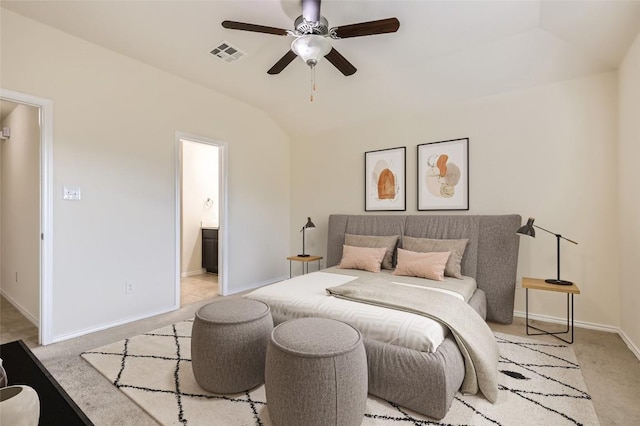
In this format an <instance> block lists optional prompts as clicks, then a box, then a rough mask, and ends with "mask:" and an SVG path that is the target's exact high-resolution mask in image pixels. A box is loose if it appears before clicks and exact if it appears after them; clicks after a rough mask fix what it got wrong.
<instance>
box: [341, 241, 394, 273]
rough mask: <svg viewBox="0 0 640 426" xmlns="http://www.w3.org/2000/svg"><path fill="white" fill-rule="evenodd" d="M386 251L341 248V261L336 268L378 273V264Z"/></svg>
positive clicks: (379, 249) (344, 246)
mask: <svg viewBox="0 0 640 426" xmlns="http://www.w3.org/2000/svg"><path fill="white" fill-rule="evenodd" d="M386 252H387V249H386V248H385V247H381V248H370V247H354V246H347V245H343V246H342V260H341V261H340V264H339V265H338V268H342V269H362V270H365V271H369V272H380V264H381V263H382V259H383V258H384V255H385V253H386Z"/></svg>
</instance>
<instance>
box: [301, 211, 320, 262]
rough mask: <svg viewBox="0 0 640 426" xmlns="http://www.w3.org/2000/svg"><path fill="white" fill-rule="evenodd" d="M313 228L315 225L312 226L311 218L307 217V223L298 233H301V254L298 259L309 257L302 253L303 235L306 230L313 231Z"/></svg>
mask: <svg viewBox="0 0 640 426" xmlns="http://www.w3.org/2000/svg"><path fill="white" fill-rule="evenodd" d="M315 227H316V225H314V224H313V222H311V218H310V217H308V218H307V223H305V224H304V226H303V227H302V229H301V230H300V232H302V254H299V255H298V257H309V255H308V254H306V252H305V251H304V234H305V232H306V230H307V229H309V230H311V229H315Z"/></svg>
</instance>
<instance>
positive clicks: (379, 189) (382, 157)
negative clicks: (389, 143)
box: [364, 146, 407, 211]
mask: <svg viewBox="0 0 640 426" xmlns="http://www.w3.org/2000/svg"><path fill="white" fill-rule="evenodd" d="M406 159H407V148H406V147H404V146H403V147H397V148H388V149H380V150H377V151H367V152H365V153H364V182H365V202H364V210H365V211H405V210H406V208H407V202H406V199H407V197H406V180H407V179H406V178H407V171H406V170H407V169H406V164H405V163H406Z"/></svg>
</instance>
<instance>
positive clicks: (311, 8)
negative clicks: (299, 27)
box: [302, 0, 320, 22]
mask: <svg viewBox="0 0 640 426" xmlns="http://www.w3.org/2000/svg"><path fill="white" fill-rule="evenodd" d="M302 16H303V17H304V19H306V20H307V21H309V22H318V21H319V20H320V0H302Z"/></svg>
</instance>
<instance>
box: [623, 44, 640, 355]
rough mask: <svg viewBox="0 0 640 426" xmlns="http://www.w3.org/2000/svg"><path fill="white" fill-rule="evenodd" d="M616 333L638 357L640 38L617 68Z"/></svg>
mask: <svg viewBox="0 0 640 426" xmlns="http://www.w3.org/2000/svg"><path fill="white" fill-rule="evenodd" d="M619 93H620V148H619V161H620V163H619V168H618V173H619V176H620V216H619V218H620V219H619V223H620V233H619V238H620V267H621V271H622V276H621V280H620V291H621V293H622V296H623V297H622V302H621V306H620V308H621V309H620V329H621V330H622V332H623V333H624V334H623V336H624V337H625V338H626V339H627V340H628V341H630V342H631V344H632V345H634V346H635V351H636V355H637V356H638V357H640V279H638V276H639V274H638V260H639V259H640V190H639V189H638V185H639V184H640V167H638V159H640V35H638V37H636V40H635V42H634V44H633V46H632V47H631V49H629V52H628V53H627V56H626V58H625V59H624V61H623V63H622V65H621V66H620V89H619Z"/></svg>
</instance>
